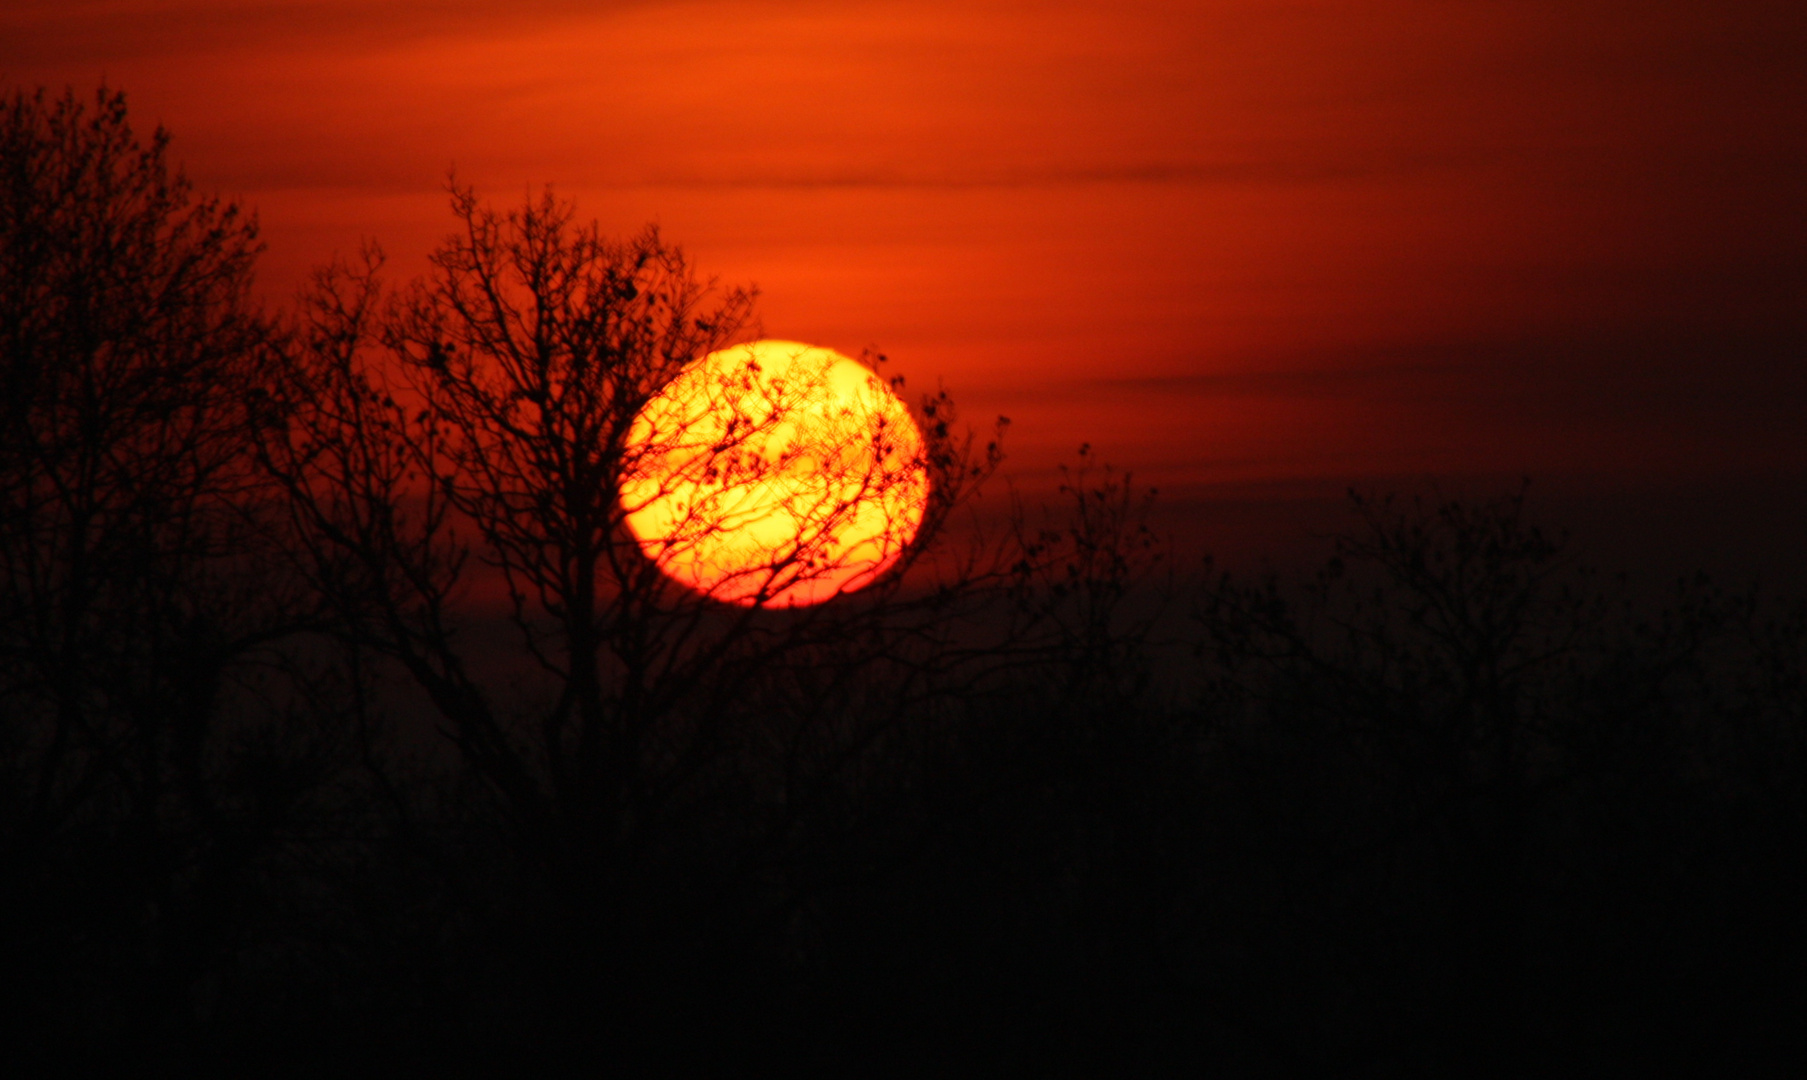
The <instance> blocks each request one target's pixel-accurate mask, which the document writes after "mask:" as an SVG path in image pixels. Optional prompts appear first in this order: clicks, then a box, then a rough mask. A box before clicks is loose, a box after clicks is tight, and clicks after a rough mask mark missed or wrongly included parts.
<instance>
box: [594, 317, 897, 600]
mask: <svg viewBox="0 0 1807 1080" xmlns="http://www.w3.org/2000/svg"><path fill="white" fill-rule="evenodd" d="M623 466H624V467H623V477H624V479H623V482H622V485H621V505H622V508H623V509H624V510H625V511H626V516H627V527H628V529H629V531H630V532H632V533H633V535H634V538H635V539H636V540H637V541H639V544H640V547H641V548H642V550H644V551H645V552H646V554H647V556H648V557H649V558H651V559H652V560H653V561H654V562H656V563H657V564H658V566H659V568H660V569H661V570H662V571H663V572H664V573H665V574H666V575H668V576H669V577H671V578H672V579H674V580H676V581H678V582H680V583H682V584H683V585H686V586H688V587H689V588H691V589H694V590H696V591H697V592H699V593H702V594H704V595H706V596H709V597H711V598H713V599H716V600H721V601H725V602H728V603H735V604H743V605H753V604H766V605H774V606H780V607H795V606H802V605H807V604H817V603H821V602H823V601H825V600H828V599H831V598H833V597H835V596H838V595H841V594H842V593H847V592H852V591H854V590H857V589H860V588H863V587H865V586H866V585H869V584H871V583H872V582H874V581H876V580H878V579H879V578H880V577H881V576H882V575H883V574H884V572H885V571H886V570H888V569H889V568H890V567H891V566H892V565H893V564H895V563H896V562H897V559H898V557H899V556H901V555H902V554H903V552H904V549H905V548H906V547H907V546H908V545H909V543H910V541H911V540H912V539H914V538H915V536H916V532H917V530H918V529H919V528H920V527H921V525H922V519H923V514H924V512H925V510H926V508H927V505H928V494H929V480H928V469H927V466H926V463H925V459H924V454H923V441H922V435H921V433H920V432H919V431H918V430H917V428H916V424H915V421H913V420H912V419H911V417H910V413H909V410H908V409H906V408H905V407H904V404H903V402H902V401H900V400H898V398H897V395H896V394H894V393H892V391H891V388H890V387H888V386H886V385H885V383H884V381H883V380H881V379H880V378H879V377H878V376H877V375H875V374H873V372H872V371H871V370H870V369H869V368H866V367H865V366H863V365H861V364H859V363H858V362H856V361H854V360H851V359H849V358H847V357H845V356H842V355H841V354H840V353H837V352H835V351H833V350H832V349H824V348H819V347H817V346H812V345H804V344H801V343H799V342H794V341H772V340H766V341H756V342H753V343H751V344H747V345H736V346H733V347H731V348H727V349H722V350H719V351H717V352H713V353H710V354H709V355H708V356H705V357H703V358H702V359H701V360H698V361H696V362H694V363H692V364H691V365H690V366H689V367H687V368H685V369H684V370H683V372H682V373H680V374H679V375H678V377H677V378H676V379H674V380H672V382H671V383H669V384H668V385H667V386H666V387H665V388H664V389H663V390H661V391H660V392H659V393H658V394H657V395H655V396H654V397H653V398H652V399H651V400H650V401H648V402H647V403H646V405H645V407H644V408H642V409H641V410H640V412H639V414H638V415H637V416H636V417H635V419H634V423H633V426H632V427H631V428H630V430H629V433H628V439H627V444H626V456H625V460H624V462H623Z"/></svg>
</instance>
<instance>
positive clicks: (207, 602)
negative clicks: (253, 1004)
mask: <svg viewBox="0 0 1807 1080" xmlns="http://www.w3.org/2000/svg"><path fill="white" fill-rule="evenodd" d="M167 144H168V136H167V135H166V134H165V133H163V132H162V131H161V130H159V131H158V132H156V133H155V134H154V135H153V136H152V138H151V139H150V140H149V141H148V143H141V142H139V141H138V139H137V138H136V136H135V135H134V134H133V132H132V129H131V127H130V124H129V123H128V120H127V116H126V107H125V101H124V98H123V96H122V95H120V94H118V93H116V92H112V91H109V90H105V89H102V90H101V91H100V92H99V93H98V95H96V97H95V98H94V100H93V101H92V102H91V103H83V102H82V101H80V100H78V99H77V98H76V96H75V95H74V94H73V93H72V92H71V93H68V94H65V95H64V96H63V97H61V98H60V99H50V98H48V97H47V96H46V95H45V94H44V93H43V92H42V91H40V92H38V93H35V94H28V93H15V94H13V95H11V96H10V97H8V98H7V99H6V100H5V101H4V102H3V103H0V398H3V399H4V403H3V404H0V410H4V420H3V421H0V768H3V769H4V770H5V775H4V777H3V778H0V830H3V831H0V844H3V845H4V846H5V849H6V852H7V855H8V857H9V861H8V863H7V865H8V872H7V874H6V878H7V885H6V888H7V889H8V890H9V891H10V890H13V889H20V890H24V892H25V898H24V899H21V903H22V904H25V905H26V906H28V907H32V908H33V910H34V911H35V912H36V916H37V917H41V920H42V921H34V917H27V916H24V915H21V917H20V919H18V920H12V921H9V925H19V926H22V927H25V928H26V931H25V932H26V933H27V935H28V936H30V937H31V938H32V939H33V940H35V941H37V942H38V946H34V947H44V948H51V949H62V948H65V947H66V948H68V949H69V950H72V951H71V952H67V953H64V954H61V955H59V956H57V957H55V959H54V961H53V962H52V967H55V968H59V969H61V970H65V971H69V972H72V973H73V972H89V973H92V972H93V971H94V970H96V969H105V970H115V971H116V972H118V971H126V970H128V969H129V970H132V971H135V972H136V973H137V974H135V975H133V978H137V979H140V980H142V981H143V986H142V987H141V989H142V992H143V993H144V994H145V995H146V996H145V997H144V998H143V999H142V1000H138V1001H133V1002H132V1003H131V1004H130V1005H129V1006H122V1008H123V1010H124V1011H123V1012H121V1013H120V1014H119V1015H120V1016H121V1017H133V1016H135V1017H138V1020H137V1021H132V1020H121V1021H120V1022H122V1023H133V1022H142V1023H143V1024H144V1025H146V1026H147V1027H149V1028H154V1027H156V1026H157V1025H158V1024H160V1023H162V1022H163V1021H162V1020H159V1019H158V1018H159V1017H162V1018H166V1019H168V1020H170V1021H171V1023H170V1024H169V1025H168V1031H169V1032H170V1033H172V1036H173V1037H180V1036H179V1033H180V1032H182V1031H184V1030H187V1024H188V1023H189V1022H191V1021H193V1020H194V1019H195V1016H196V1014H195V1013H194V1012H193V1011H192V1010H191V1009H189V1008H188V1006H187V1004H186V1002H187V1000H188V996H189V993H190V991H191V989H192V987H193V984H194V980H195V979H197V978H199V977H200V973H202V972H204V971H208V970H217V968H216V967H215V965H216V964H217V963H219V962H220V956H219V955H218V950H219V949H220V948H222V947H223V945H222V942H223V941H224V940H225V939H226V937H227V936H229V935H230V933H231V927H232V925H233V920H232V919H231V918H230V917H229V914H228V913H226V912H225V910H224V907H226V906H229V900H228V898H229V897H230V896H232V895H233V894H234V890H236V889H237V888H238V887H239V886H240V885H241V884H242V881H243V874H244V873H245V872H246V871H247V867H248V866H249V865H250V863H251V862H252V861H253V860H255V859H257V858H260V857H262V856H263V855H265V854H267V853H268V851H269V850H270V846H271V844H272V843H273V842H274V841H273V836H274V833H275V832H276V831H277V830H280V828H282V826H283V823H284V822H285V821H286V820H287V819H288V814H289V811H290V810H291V809H292V807H293V804H294V802H295V801H296V800H297V799H299V798H300V797H301V795H302V794H303V793H304V792H305V791H307V790H308V789H309V788H310V786H311V785H312V783H313V782H314V780H313V779H310V778H308V776H307V775H306V774H309V773H310V771H311V770H312V769H313V768H314V766H315V765H316V764H318V762H317V761H313V760H311V759H309V756H310V754H312V753H313V751H311V750H306V749H304V748H302V745H301V744H302V743H306V742H308V741H309V740H311V739H313V738H314V735H309V736H307V738H304V739H302V740H301V743H296V744H295V745H294V746H291V747H288V749H294V750H297V752H298V754H299V757H297V758H294V759H288V760H286V762H285V760H284V758H283V754H286V753H287V750H285V751H284V752H283V754H275V753H274V752H273V750H272V748H273V747H274V746H275V745H277V744H278V743H281V742H282V741H283V739H284V738H286V737H287V736H286V735H279V734H277V729H279V728H281V727H282V725H281V724H280V723H275V722H272V723H271V724H268V725H265V723H264V722H265V721H273V720H274V719H275V718H274V717H273V714H272V712H271V711H269V710H261V709H257V708H249V707H247V708H239V707H238V706H245V705H247V703H248V702H249V701H250V700H252V699H251V696H250V695H251V694H252V689H251V688H250V687H249V685H248V684H247V682H246V680H251V679H255V678H257V675H256V671H257V670H258V669H259V668H260V667H262V666H264V665H263V662H264V661H266V660H268V659H270V657H269V656H268V654H267V648H268V646H270V645H271V644H272V643H273V642H275V641H277V640H278V639H280V638H282V637H284V636H285V635H287V634H288V633H290V632H292V631H293V630H294V629H295V628H296V627H297V626H298V625H300V624H301V623H303V622H305V621H307V616H306V611H305V609H304V607H303V606H301V605H299V604H291V603H289V600H291V599H297V597H296V595H295V594H290V595H289V596H287V597H285V595H284V590H283V588H282V586H281V584H280V581H279V580H277V579H273V578H271V577H269V576H268V574H267V571H269V570H270V569H271V568H272V567H276V566H279V565H280V563H278V562H277V561H276V560H274V559H273V558H271V553H270V549H269V547H268V544H267V539H268V535H269V534H268V530H267V529H264V528H263V527H262V525H261V524H260V522H259V511H258V507H259V505H260V503H261V502H262V501H263V499H264V492H263V491H262V488H261V485H263V483H264V482H263V481H262V480H260V479H259V476H258V473H257V471H256V469H255V468H254V460H253V458H252V455H251V453H250V450H251V447H252V445H253V439H252V432H253V429H254V427H255V426H256V423H257V421H258V410H256V409H255V408H254V407H253V403H254V401H255V400H256V392H257V384H258V382H259V379H260V372H261V365H260V362H259V358H260V355H261V354H262V352H263V351H265V349H266V347H267V343H268V333H269V327H268V324H267V322H266V320H265V319H264V318H263V317H262V316H261V315H260V314H259V312H258V311H257V309H256V308H255V307H254V305H253V304H252V303H251V302H250V300H249V298H248V290H249V287H250V281H251V270H252V263H253V260H254V259H255V257H256V255H257V253H258V250H259V245H258V243H257V241H256V228H255V224H254V223H253V222H252V221H251V220H249V219H248V218H247V217H246V216H245V215H243V214H242V213H241V212H240V211H239V210H238V209H237V208H236V207H234V206H232V205H229V204H223V203H221V202H220V201H218V200H217V199H212V198H202V197H198V196H196V195H195V194H194V192H193V190H192V188H191V187H190V185H189V183H188V181H187V180H186V179H184V178H183V177H182V176H181V175H180V174H172V173H171V172H170V171H169V169H168V168H167V167H166V165H165V161H164V156H165V150H166V147H167ZM259 692H261V691H259ZM279 696H280V695H279ZM228 701H231V702H232V705H231V706H229V705H228ZM282 708H283V706H280V705H278V706H277V707H276V710H275V711H276V712H277V713H280V711H281V709H282ZM260 718H261V719H260ZM260 727H261V728H262V729H261V730H255V731H254V730H251V729H254V728H260ZM295 730H296V729H289V731H288V734H293V733H294V731H295ZM314 730H315V734H319V733H320V732H322V731H323V730H324V729H314ZM248 739H250V740H262V741H263V743H264V745H265V747H266V750H272V752H271V753H262V752H256V751H252V750H251V749H250V745H251V744H250V743H249V742H247V741H246V740H248ZM228 751H231V753H230V754H228V753H227V752H228ZM303 759H309V760H303ZM260 770H261V778H253V777H252V775H251V774H252V773H259V772H260ZM52 865H54V866H56V867H57V870H56V874H57V875H58V880H60V881H61V882H62V884H63V885H65V886H72V887H75V888H78V889H81V890H86V891H88V892H90V893H91V894H92V896H94V897H102V896H105V897H109V898H110V899H109V900H108V901H107V903H109V904H113V905H116V906H115V908H114V909H112V910H113V915H112V916H110V917H112V918H116V920H117V921H116V922H115V923H112V924H107V923H106V922H105V920H104V919H99V918H98V917H96V919H95V920H94V921H95V922H98V923H100V924H101V925H110V927H111V930H112V931H115V932H117V933H119V934H121V935H122V939H121V940H119V941H117V942H115V943H114V945H112V946H110V947H107V948H105V949H103V950H102V951H101V952H98V953H87V954H81V950H82V949H84V948H88V949H91V948H92V946H91V945H89V946H84V945H81V944H80V942H81V941H82V940H87V941H89V942H92V941H94V940H95V937H94V934H95V926H87V927H68V928H67V929H68V930H69V935H70V936H69V937H68V939H67V940H61V941H59V937H58V933H57V932H56V931H54V930H50V929H49V926H51V925H56V924H58V920H61V919H65V918H67V915H66V913H65V912H64V911H62V910H59V909H58V907H59V905H61V904H63V903H65V902H66V900H67V898H62V899H59V898H58V897H57V896H56V895H55V894H54V891H49V892H41V893H34V892H33V891H32V889H31V886H30V885H29V883H30V882H31V881H33V880H35V879H34V877H33V875H34V874H35V873H36V871H37V870H38V869H43V868H45V867H47V866H52ZM34 868H35V869H34ZM46 905H47V906H46ZM146 910H148V911H152V912H155V913H156V914H155V915H154V916H152V917H150V918H148V919H147V918H146V917H145V916H143V914H142V912H143V911H146ZM34 928H35V929H34ZM78 954H80V955H78ZM71 977H77V976H74V975H72V976H71ZM130 982H131V979H124V978H123V977H122V979H120V980H114V981H113V982H112V983H110V984H109V985H110V987H111V990H112V991H117V992H121V993H128V992H129V991H127V990H126V989H125V987H127V986H129V984H130ZM37 1000H41V1001H48V1002H54V1001H56V1000H58V999H57V998H56V997H55V996H54V995H50V996H42V997H40V998H38V999H37ZM74 1016H75V1014H74V1013H70V1014H68V1015H67V1016H65V1017H63V1018H62V1020H59V1023H61V1022H63V1021H67V1022H69V1023H77V1022H78V1021H77V1020H75V1019H73V1017H74ZM88 1034H89V1035H95V1034H96V1033H95V1032H88Z"/></svg>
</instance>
